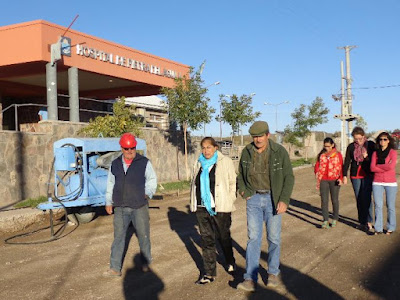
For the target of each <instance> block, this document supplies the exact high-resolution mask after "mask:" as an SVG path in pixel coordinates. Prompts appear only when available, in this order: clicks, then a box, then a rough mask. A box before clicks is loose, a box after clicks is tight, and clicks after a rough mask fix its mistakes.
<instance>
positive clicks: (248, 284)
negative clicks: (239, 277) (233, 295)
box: [236, 279, 256, 292]
mask: <svg viewBox="0 0 400 300" xmlns="http://www.w3.org/2000/svg"><path fill="white" fill-rule="evenodd" d="M236 288H237V289H238V290H243V291H246V292H254V291H255V290H256V284H255V283H254V281H253V280H251V279H246V280H245V281H243V282H241V283H239V284H238V285H237V287H236Z"/></svg>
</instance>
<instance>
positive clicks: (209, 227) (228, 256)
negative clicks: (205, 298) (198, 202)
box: [196, 207, 235, 276]
mask: <svg viewBox="0 0 400 300" xmlns="http://www.w3.org/2000/svg"><path fill="white" fill-rule="evenodd" d="M196 217H197V222H198V224H199V229H200V235H201V241H202V245H201V246H202V251H203V264H204V271H205V274H206V275H210V276H216V274H217V272H216V260H217V254H216V242H215V240H216V239H218V241H219V243H220V245H221V248H222V251H223V253H224V256H225V261H226V263H227V264H228V265H233V264H234V263H235V259H234V257H233V250H232V238H231V230H230V228H231V223H232V220H231V213H217V215H216V216H210V214H209V213H208V211H207V210H206V209H205V208H204V207H198V208H197V211H196Z"/></svg>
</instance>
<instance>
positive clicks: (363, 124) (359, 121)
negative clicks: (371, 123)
mask: <svg viewBox="0 0 400 300" xmlns="http://www.w3.org/2000/svg"><path fill="white" fill-rule="evenodd" d="M356 126H358V127H361V128H362V129H364V131H365V132H367V129H368V124H367V122H366V121H365V120H364V118H363V117H361V116H360V117H359V118H358V119H357V120H356Z"/></svg>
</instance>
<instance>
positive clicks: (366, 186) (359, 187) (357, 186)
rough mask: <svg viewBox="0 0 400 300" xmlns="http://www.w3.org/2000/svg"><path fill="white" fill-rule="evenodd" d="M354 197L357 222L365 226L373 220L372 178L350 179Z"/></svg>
mask: <svg viewBox="0 0 400 300" xmlns="http://www.w3.org/2000/svg"><path fill="white" fill-rule="evenodd" d="M351 183H352V185H353V190H354V195H355V196H356V201H357V211H358V221H359V222H360V224H361V225H367V222H368V223H372V222H373V220H374V217H373V216H374V213H373V212H374V211H373V205H371V193H372V177H365V178H360V179H351Z"/></svg>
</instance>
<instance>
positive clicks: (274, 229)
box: [244, 194, 282, 282]
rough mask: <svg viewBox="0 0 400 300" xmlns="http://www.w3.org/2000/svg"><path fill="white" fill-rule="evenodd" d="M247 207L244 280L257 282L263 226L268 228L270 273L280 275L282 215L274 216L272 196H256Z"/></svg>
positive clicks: (249, 201) (248, 201)
mask: <svg viewBox="0 0 400 300" xmlns="http://www.w3.org/2000/svg"><path fill="white" fill-rule="evenodd" d="M246 206H247V208H246V209H247V234H248V238H249V239H248V241H247V249H246V273H245V274H244V279H245V280H246V279H251V280H253V281H254V282H257V277H258V268H259V264H260V255H261V241H262V233H263V225H264V223H265V225H266V228H267V241H268V273H269V274H272V275H278V274H279V273H280V270H279V259H280V252H281V220H282V216H281V215H276V214H274V211H275V209H274V205H273V203H272V200H271V194H255V195H253V196H252V197H251V198H250V199H249V200H247V203H246Z"/></svg>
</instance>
